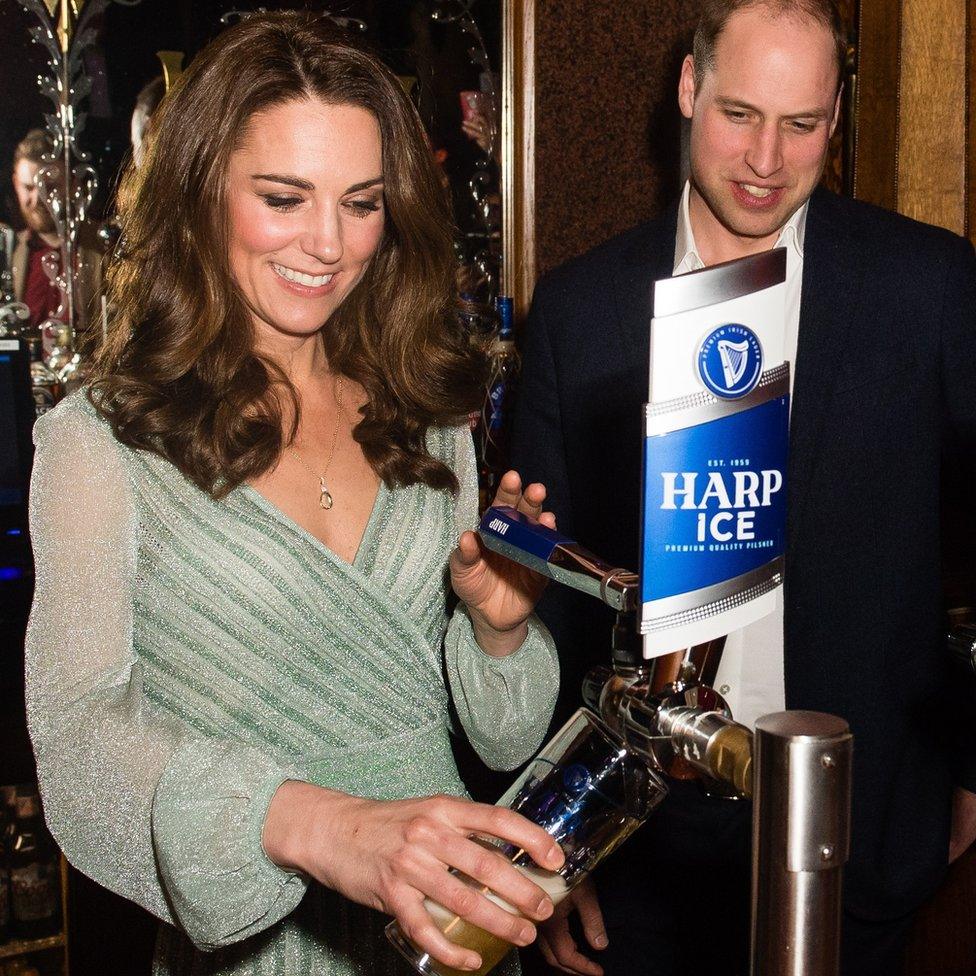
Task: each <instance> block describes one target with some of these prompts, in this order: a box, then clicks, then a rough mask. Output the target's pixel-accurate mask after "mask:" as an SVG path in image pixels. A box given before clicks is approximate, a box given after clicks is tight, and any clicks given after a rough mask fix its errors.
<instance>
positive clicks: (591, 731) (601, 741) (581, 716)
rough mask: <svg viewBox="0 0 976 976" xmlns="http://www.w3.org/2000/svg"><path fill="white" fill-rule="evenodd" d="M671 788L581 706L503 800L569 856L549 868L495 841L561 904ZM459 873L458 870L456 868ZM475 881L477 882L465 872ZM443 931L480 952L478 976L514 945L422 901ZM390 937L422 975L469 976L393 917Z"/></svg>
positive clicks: (492, 896)
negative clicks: (413, 938) (420, 945)
mask: <svg viewBox="0 0 976 976" xmlns="http://www.w3.org/2000/svg"><path fill="white" fill-rule="evenodd" d="M666 794H667V788H666V787H665V785H664V783H663V781H662V780H661V779H660V777H659V776H657V774H656V773H654V772H653V771H652V770H651V769H650V768H648V766H647V763H646V762H645V761H644V760H643V759H642V758H641V757H640V756H639V755H638V754H637V753H635V752H632V751H631V750H629V749H628V748H627V747H626V745H625V744H624V743H623V742H622V741H621V740H620V739H619V738H618V737H617V736H616V734H615V733H613V732H611V731H610V730H609V729H608V728H607V727H606V726H605V725H604V724H603V723H602V722H601V721H600V720H599V719H598V718H597V717H596V715H594V714H593V713H592V712H590V711H589V710H587V709H585V708H583V709H580V710H579V711H578V712H576V714H575V715H573V717H572V718H571V719H570V720H569V721H568V722H567V723H566V724H565V725H564V726H563V727H562V729H560V730H559V732H558V733H557V734H556V735H555V736H554V737H553V739H552V740H551V741H550V742H549V743H548V744H547V745H546V746H545V748H544V749H543V750H542V751H541V752H540V753H539V754H538V755H537V756H536V757H535V759H533V760H532V762H530V763H529V765H528V767H527V768H526V769H525V771H524V772H523V773H522V775H521V776H520V777H519V778H518V779H517V780H516V781H515V783H513V784H512V787H511V789H509V791H508V792H507V793H506V794H505V795H504V796H503V797H502V798H501V799H500V800H499V801H498V803H499V805H500V806H507V807H510V808H511V809H512V810H515V811H516V812H518V813H520V814H522V816H524V817H526V818H528V819H529V820H531V821H533V822H534V823H537V824H538V825H539V826H540V827H542V828H543V829H544V830H546V831H547V832H548V833H549V834H551V835H552V837H553V839H554V840H555V841H556V842H557V843H558V844H559V846H560V847H561V848H562V851H563V854H564V855H565V856H566V861H565V863H564V864H563V866H562V867H561V868H560V869H559V871H556V872H553V871H546V870H543V869H542V868H540V867H539V866H538V865H536V864H535V863H534V862H533V861H532V860H531V858H529V856H528V855H527V854H525V853H524V852H523V851H522V850H520V849H519V848H516V847H514V846H513V845H511V844H507V843H504V842H502V841H499V840H493V841H491V843H492V844H493V846H494V847H495V848H496V849H497V850H498V851H499V852H500V853H501V854H502V855H504V856H505V857H507V858H508V859H509V860H510V861H511V862H512V863H513V864H514V865H515V867H516V868H518V870H520V871H521V872H522V873H523V874H525V875H526V876H527V877H528V878H529V879H530V880H531V881H532V882H534V883H535V884H537V885H538V886H539V887H540V888H542V889H543V890H544V891H545V892H546V893H547V894H548V895H549V897H550V898H551V899H552V901H553V904H558V903H559V902H560V901H561V900H562V899H563V898H565V897H566V895H567V894H568V893H569V892H570V891H572V889H573V888H574V887H575V886H576V885H577V884H579V882H580V881H582V880H583V878H584V877H586V875H587V874H588V873H589V872H590V871H591V870H592V869H593V868H594V867H596V865H597V864H599V862H600V861H601V860H602V859H603V858H604V857H606V856H607V854H609V853H610V852H611V851H613V850H615V849H616V848H617V847H619V846H620V844H621V843H623V841H624V840H626V839H627V838H628V837H629V836H630V835H631V834H632V833H633V832H634V831H635V830H636V829H637V828H638V827H639V826H640V825H641V824H642V823H643V822H644V820H645V819H646V818H647V816H648V814H650V813H651V811H652V810H653V809H654V808H655V807H656V806H657V805H658V804H659V803H660V802H661V800H663V799H664V797H665V795H666ZM455 873H458V872H455ZM460 877H462V878H464V880H466V881H468V882H469V883H470V884H473V885H477V884H478V883H477V882H475V881H473V880H471V879H470V878H467V877H466V876H465V875H460ZM479 887H480V888H481V890H482V892H483V894H484V895H485V896H486V897H488V898H490V899H491V900H492V901H493V902H495V904H497V905H500V906H501V907H502V908H504V909H505V910H506V911H509V912H511V913H512V914H515V913H516V909H514V908H513V907H512V906H511V905H509V904H508V903H507V902H505V901H503V900H502V899H501V898H499V897H498V896H497V895H496V894H494V893H493V892H491V891H489V890H488V889H487V888H485V887H484V886H481V885H479ZM424 904H425V907H426V908H427V911H428V912H430V914H431V916H433V918H434V921H435V922H436V923H437V925H438V927H439V928H440V930H441V931H442V932H443V933H444V934H445V935H446V936H447V937H448V938H449V939H450V940H451V941H452V942H455V943H457V944H458V945H463V946H464V947H465V948H467V949H472V950H473V951H475V952H477V953H478V955H480V956H481V960H482V965H481V968H480V969H478V970H476V971H474V974H473V976H483V974H484V973H487V972H489V971H490V970H491V969H492V968H493V967H494V966H495V965H497V963H498V962H499V961H501V959H502V958H503V957H504V956H505V955H506V954H507V953H508V952H509V950H511V948H512V946H511V944H510V943H508V942H505V941H504V940H503V939H500V938H498V937H497V936H495V935H492V934H491V933H489V932H486V931H485V930H484V929H481V928H479V927H478V926H476V925H472V924H471V923H470V922H467V921H465V919H463V918H461V917H460V916H459V915H456V914H455V913H454V912H450V911H448V910H447V909H446V908H443V907H442V906H441V905H438V904H437V903H436V901H433V900H432V899H430V898H428V899H427V900H426V901H425V903H424ZM386 934H387V938H389V940H390V941H391V942H392V943H393V945H394V946H396V948H397V949H398V950H399V951H400V953H401V954H402V955H403V956H404V957H405V958H406V959H407V961H408V962H409V963H410V964H411V965H412V966H413V968H414V969H415V970H416V971H417V972H418V973H422V974H424V976H471V972H470V971H462V970H457V969H451V968H450V967H449V966H445V965H444V964H443V963H441V962H438V961H437V960H436V959H433V958H432V957H431V956H430V955H429V954H428V953H425V952H422V951H420V950H419V949H417V948H416V947H415V946H414V945H413V943H411V942H410V941H409V940H408V939H407V938H406V937H405V936H404V935H403V933H402V932H401V931H400V926H399V924H398V923H397V922H396V921H393V922H391V923H390V924H389V925H388V926H387V927H386Z"/></svg>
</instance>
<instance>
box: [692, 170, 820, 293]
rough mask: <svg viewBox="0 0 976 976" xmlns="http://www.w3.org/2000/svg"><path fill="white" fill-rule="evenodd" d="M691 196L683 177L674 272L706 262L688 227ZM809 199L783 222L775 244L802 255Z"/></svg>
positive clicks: (701, 266)
mask: <svg viewBox="0 0 976 976" xmlns="http://www.w3.org/2000/svg"><path fill="white" fill-rule="evenodd" d="M690 196H691V183H690V182H689V181H687V180H686V181H685V188H684V190H682V192H681V205H680V206H679V207H678V226H677V228H676V234H675V240H674V273H675V274H684V273H685V272H686V271H697V270H698V269H699V268H704V267H705V264H704V262H703V261H702V259H701V256H700V255H699V253H698V247H697V246H696V244H695V234H694V231H692V229H691V215H690V213H689V210H688V201H689V199H690ZM809 207H810V201H809V200H806V201H804V203H803V206H802V207H799V208H798V209H797V210H796V212H795V213H794V214H793V216H792V217H790V219H789V220H788V221H787V222H786V225H785V226H784V227H783V229H782V230H781V231H780V232H779V237H778V238H777V239H776V244H775V245H774V247H785V248H788V249H789V250H791V251H793V253H794V254H795V255H796V256H797V257H798V258H800V259H801V260H802V259H803V240H804V236H805V234H806V226H807V210H808V209H809Z"/></svg>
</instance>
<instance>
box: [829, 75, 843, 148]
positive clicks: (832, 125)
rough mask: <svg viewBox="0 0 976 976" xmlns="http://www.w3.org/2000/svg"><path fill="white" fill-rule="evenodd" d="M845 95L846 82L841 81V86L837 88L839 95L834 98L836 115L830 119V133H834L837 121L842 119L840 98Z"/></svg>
mask: <svg viewBox="0 0 976 976" xmlns="http://www.w3.org/2000/svg"><path fill="white" fill-rule="evenodd" d="M843 95H844V83H843V82H841V85H840V88H838V89H837V97H836V98H835V99H834V117H833V118H832V119H831V120H830V134H831V135H833V134H834V129H836V128H837V123H838V121H839V120H840V100H841V98H842V97H843Z"/></svg>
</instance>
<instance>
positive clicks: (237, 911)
mask: <svg viewBox="0 0 976 976" xmlns="http://www.w3.org/2000/svg"><path fill="white" fill-rule="evenodd" d="M119 216H120V224H121V226H122V231H123V245H122V248H121V253H120V255H119V257H118V258H117V259H116V263H115V265H114V267H113V268H112V269H111V272H110V289H111V292H110V294H111V300H112V302H113V305H114V307H115V308H116V310H117V315H116V318H115V322H114V326H113V330H112V333H111V335H110V336H109V339H108V341H107V343H106V344H105V346H104V348H103V349H102V350H101V353H100V355H99V359H98V362H97V368H96V372H95V375H94V378H93V380H92V383H91V385H90V387H89V388H88V389H87V391H84V392H83V393H81V394H77V395H75V396H73V397H70V398H68V399H67V400H66V401H64V403H63V404H62V405H60V406H59V407H58V408H57V409H56V410H54V411H52V412H51V413H50V414H48V415H47V416H45V417H44V418H43V420H41V421H40V422H39V423H38V426H37V433H36V440H37V457H36V462H35V474H34V483H33V487H32V499H31V504H32V512H31V519H32V533H33V542H34V546H35V553H36V561H37V590H36V600H35V605H34V610H33V613H32V617H31V623H30V629H29V635H28V702H29V716H30V723H31V732H32V736H33V741H34V746H35V751H36V754H37V766H38V775H39V779H40V782H41V786H42V790H43V794H44V800H45V808H46V811H47V816H48V819H49V823H50V826H51V829H52V831H53V832H54V835H55V836H56V837H57V839H58V841H59V842H60V844H61V846H62V848H63V850H64V851H65V853H66V855H67V856H68V858H69V859H70V860H71V861H72V863H73V864H75V865H76V866H77V867H78V868H79V869H80V870H82V871H83V872H85V873H86V874H88V875H90V876H91V877H92V878H94V879H95V880H96V881H98V882H100V883H102V884H104V885H106V886H107V887H109V888H112V889H113V890H115V891H117V892H119V893H121V894H123V895H125V896H126V897H128V898H131V899H132V900H134V901H136V902H138V903H139V904H141V905H143V906H145V907H146V908H147V909H149V910H150V911H151V912H153V913H154V914H156V915H157V916H159V917H160V918H161V919H162V920H163V922H164V923H165V924H163V926H162V927H161V934H160V939H159V942H158V945H157V956H156V970H157V972H159V973H167V974H181V973H190V972H192V973H221V974H231V973H244V972H247V973H254V974H257V973H261V974H264V973H267V974H271V973H274V974H276V976H278V974H283V973H284V974H299V973H301V974H310V973H314V974H324V973H330V974H331V973H336V974H339V973H350V974H351V973H383V972H391V973H392V972H394V971H395V969H396V964H395V961H394V958H393V955H392V953H391V950H389V949H388V948H387V946H386V944H385V940H384V939H383V938H382V927H383V924H384V922H385V921H386V919H385V917H384V916H383V915H381V914H380V913H381V912H385V913H388V914H392V915H395V916H396V917H397V918H398V919H399V920H400V922H401V925H402V926H403V928H404V930H405V931H406V932H407V934H408V935H409V936H410V937H411V938H412V939H413V940H414V941H415V942H416V943H417V944H418V945H420V946H421V947H422V948H424V949H425V950H427V951H429V952H430V953H431V954H432V955H433V956H435V957H436V958H438V959H441V960H442V961H444V962H445V963H448V964H450V965H452V966H455V967H458V968H475V967H476V966H477V964H478V958H477V956H476V954H475V953H473V952H470V951H468V950H464V949H460V948H458V947H456V946H454V945H453V944H452V943H450V942H449V941H448V940H447V939H446V938H445V937H444V936H443V935H442V934H441V933H440V932H439V931H438V930H437V928H436V927H435V926H434V923H433V920H432V918H431V917H430V915H429V914H428V913H427V911H426V910H425V908H424V907H423V900H424V898H425V897H426V896H430V897H432V898H434V899H435V900H436V901H438V902H440V903H441V904H443V905H445V906H447V907H448V908H449V909H451V910H454V911H457V912H459V913H460V914H462V915H463V916H464V917H466V918H467V919H469V920H470V921H472V922H473V923H475V924H477V925H479V926H482V927H483V928H485V929H488V930H490V931H492V932H495V933H497V934H499V935H501V936H502V937H504V938H505V939H507V940H509V941H512V942H515V943H519V944H524V943H526V942H528V941H530V940H531V939H532V937H533V936H534V927H533V925H532V923H531V921H529V919H541V918H544V917H546V916H547V915H548V914H549V913H550V912H551V911H552V905H551V903H550V901H549V899H548V898H547V897H546V896H545V895H544V893H543V892H542V890H541V889H539V888H537V887H536V886H535V885H533V884H531V883H530V882H529V881H528V880H527V879H525V878H524V877H522V876H521V875H520V874H519V873H518V872H516V871H515V870H514V869H513V868H512V867H511V866H510V865H508V864H507V862H504V861H503V860H502V859H501V858H499V857H497V856H495V855H491V854H489V853H488V852H486V851H485V849H484V848H482V847H481V846H479V845H478V844H476V843H474V842H473V841H472V840H470V839H469V838H470V836H471V835H472V834H473V833H482V834H492V835H495V836H499V837H502V838H505V839H506V840H508V841H511V842H513V843H516V844H518V845H521V846H522V847H524V848H525V849H526V850H527V851H529V852H530V853H531V854H532V855H533V856H534V857H535V858H536V860H537V861H538V862H539V863H540V864H542V865H543V866H545V867H550V868H552V867H556V866H558V864H559V863H560V862H561V859H562V856H561V854H560V853H559V851H558V849H557V848H556V847H555V846H554V845H553V844H552V843H551V839H550V838H549V837H548V835H546V834H545V833H544V832H543V831H541V830H540V829H539V828H537V827H535V826H533V825H532V824H529V823H528V822H527V821H525V820H523V819H522V818H520V817H518V816H517V815H515V814H514V813H511V812H510V811H506V810H502V809H499V808H495V807H491V806H485V805H482V804H476V803H472V802H470V801H469V800H467V799H465V798H464V788H463V785H462V784H461V781H460V779H459V777H458V773H457V769H456V767H455V765H454V760H453V758H452V752H451V748H450V743H449V731H450V727H451V721H450V719H449V705H450V704H451V703H452V702H453V706H454V708H455V709H456V712H457V715H458V717H459V718H460V722H461V724H462V725H463V727H464V730H465V732H466V733H467V735H468V737H469V738H470V739H471V740H472V742H473V744H474V745H475V747H476V748H477V749H478V751H479V752H480V753H481V755H482V756H483V757H484V758H485V760H486V761H487V762H489V763H490V764H491V765H493V766H495V767H496V768H512V767H514V766H516V765H518V764H519V763H521V762H522V761H524V760H525V759H527V758H528V757H529V756H530V754H531V753H532V752H533V751H534V750H535V748H536V747H537V746H538V745H539V743H540V741H541V738H542V736H543V734H544V732H545V729H546V726H547V723H548V720H549V716H550V713H551V710H552V706H553V702H554V699H555V691H556V683H557V680H558V676H557V667H556V663H555V654H554V649H553V647H552V643H551V640H550V638H549V637H548V634H546V633H545V631H544V630H543V629H542V628H541V626H540V625H539V624H538V623H536V622H535V619H534V618H533V617H532V616H531V615H530V614H531V610H532V607H533V605H534V603H535V600H536V599H537V598H538V595H539V592H540V590H541V581H540V580H539V579H538V578H537V577H535V576H534V575H532V574H528V573H524V572H521V571H518V570H516V569H514V568H506V567H504V566H499V565H496V564H495V563H494V562H493V561H492V560H491V559H490V558H489V557H488V555H487V554H485V553H483V552H482V550H481V549H480V547H479V543H478V541H477V537H476V536H475V535H474V534H473V533H472V532H470V531H466V530H468V529H470V528H471V526H472V525H473V524H474V521H475V518H476V498H477V492H476V485H475V470H474V458H473V451H472V444H471V437H470V432H469V431H468V429H467V427H466V425H465V424H464V423H463V418H464V417H465V415H466V413H467V412H468V411H469V410H470V409H471V408H472V407H473V406H474V405H475V403H476V402H477V398H478V396H479V389H480V387H481V383H482V381H483V376H484V365H483V359H482V356H481V354H480V353H479V352H478V351H477V350H476V349H474V348H473V347H472V346H471V345H470V344H469V343H468V342H467V341H466V339H465V336H464V335H463V333H462V332H461V330H460V327H459V324H458V319H457V315H456V312H455V309H454V300H453V297H452V280H453V272H454V259H453V255H452V247H451V228H450V221H449V214H448V211H447V204H446V202H445V199H444V195H443V191H442V189H441V187H440V185H439V182H438V180H437V177H436V173H435V171H434V167H433V164H432V162H431V159H430V155H429V151H428V149H427V147H426V144H425V140H424V136H423V132H422V129H421V127H420V124H419V122H418V120H417V117H416V115H415V113H414V112H413V109H412V107H411V105H410V103H409V101H408V100H407V99H406V97H405V96H404V95H403V93H402V91H401V90H400V88H399V86H398V84H397V82H396V79H395V78H394V77H393V76H392V75H391V74H390V73H389V72H388V71H387V70H386V69H385V68H384V67H383V66H382V65H381V64H380V63H379V62H377V61H376V60H375V59H373V58H372V57H370V56H369V55H367V54H365V53H363V52H362V51H360V50H359V49H358V48H356V47H355V46H353V45H352V44H351V43H349V41H348V40H346V39H345V38H344V37H343V36H341V35H339V34H338V33H336V32H335V30H334V29H333V28H331V27H330V26H328V25H327V24H326V23H325V22H324V21H322V20H320V19H314V18H311V17H309V16H308V15H303V14H297V13H283V14H269V15H262V16H256V17H253V18H250V19H248V20H246V21H244V22H242V23H241V24H239V25H237V26H235V27H233V28H231V29H229V30H228V31H226V32H225V33H224V34H222V35H221V36H220V37H219V38H218V39H217V40H216V41H215V42H214V43H213V44H212V45H211V46H210V47H209V48H208V49H207V50H205V51H204V52H203V53H201V54H200V55H199V56H198V57H197V58H196V59H195V60H194V61H193V63H192V64H191V66H190V68H189V70H188V71H187V72H186V73H185V74H184V75H183V77H182V78H181V80H180V82H179V84H178V86H177V87H176V88H175V90H174V91H173V92H172V93H171V94H170V95H168V96H167V98H166V99H165V101H164V102H163V104H162V106H161V107H160V109H159V110H158V112H157V114H156V115H155V116H154V126H153V134H152V139H151V142H150V145H149V147H148V151H147V154H146V158H145V160H144V163H143V165H142V166H141V167H140V168H139V169H138V170H136V169H134V168H132V167H130V168H129V170H128V172H127V173H126V175H125V178H124V180H123V183H122V186H121V189H120V195H119ZM544 497H545V490H544V488H543V487H542V486H541V485H530V486H528V487H527V488H526V489H525V491H524V492H523V491H522V490H521V484H520V481H519V478H518V476H517V474H515V473H514V472H510V473H509V474H507V475H506V476H505V478H504V479H503V483H502V488H501V490H500V492H499V501H500V502H504V503H510V504H516V505H518V506H519V507H520V508H521V509H522V510H523V511H526V512H529V513H532V514H535V515H539V514H540V512H541V507H542V503H543V501H544ZM541 518H542V519H543V520H544V521H545V522H546V523H547V524H550V525H551V524H552V518H551V515H549V514H548V513H542V514H541ZM448 580H450V584H452V585H453V588H454V590H455V592H456V593H457V596H458V597H459V599H460V601H461V602H460V603H459V604H458V607H457V609H456V610H455V612H454V613H453V615H451V616H450V619H448V616H447V613H446V597H447V588H448ZM444 675H446V683H445V679H444ZM451 867H455V868H458V869H459V870H461V871H463V872H464V873H465V874H468V875H470V876H471V877H473V878H476V879H477V880H479V881H481V882H483V883H484V884H486V885H490V887H491V888H492V889H494V890H495V891H496V892H497V893H498V894H499V895H500V896H501V897H502V898H504V899H505V900H506V901H508V902H509V903H511V904H512V905H515V906H516V907H518V908H519V909H520V910H521V911H522V912H523V913H524V915H525V917H524V918H521V917H516V916H513V915H511V914H509V913H508V912H505V911H503V910H502V909H500V908H499V907H498V906H497V905H496V904H494V903H492V902H491V901H490V900H489V899H487V898H485V897H483V896H482V895H480V894H478V893H477V891H476V889H473V888H470V887H468V886H466V885H464V884H462V883H461V882H460V881H459V880H458V879H457V878H456V877H455V876H454V875H452V874H450V873H449V871H448V869H449V868H451Z"/></svg>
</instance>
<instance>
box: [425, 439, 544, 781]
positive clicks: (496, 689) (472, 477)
mask: <svg viewBox="0 0 976 976" xmlns="http://www.w3.org/2000/svg"><path fill="white" fill-rule="evenodd" d="M456 450H457V457H456V464H455V471H456V472H457V475H458V479H459V481H460V482H461V490H460V493H459V495H458V499H457V506H456V520H457V526H456V527H457V531H458V534H460V533H461V532H463V531H465V530H466V529H474V528H476V527H477V524H478V488H477V474H476V468H475V458H474V445H473V444H472V441H471V434H470V432H469V431H468V430H467V429H462V430H461V431H460V432H459V433H458V438H457V449H456ZM444 651H445V657H446V664H447V676H448V681H449V683H450V687H451V693H452V696H453V699H454V706H455V708H456V710H457V713H458V718H459V719H460V720H461V724H462V726H463V727H464V731H465V733H466V734H467V736H468V738H469V739H470V740H471V744H472V745H473V746H474V748H475V749H476V751H477V752H478V755H480V756H481V758H482V759H483V760H484V762H485V763H486V764H487V765H488V766H490V767H491V768H492V769H514V768H515V767H516V766H519V765H521V764H522V763H523V762H525V761H526V760H527V759H529V758H530V757H531V756H532V755H533V753H534V752H535V751H536V750H537V749H538V748H539V746H540V745H541V744H542V740H543V738H544V736H545V734H546V730H547V729H548V727H549V720H550V719H551V718H552V711H553V708H554V707H555V704H556V695H557V692H558V691H559V663H558V658H557V656H556V647H555V645H554V644H553V641H552V638H551V637H550V636H549V631H548V630H546V628H545V626H544V625H543V623H542V622H541V621H540V620H539V619H538V618H537V617H536V616H535V615H534V614H533V615H532V616H531V617H530V618H529V632H528V635H527V636H526V638H525V641H524V642H523V644H522V646H521V647H520V648H519V649H518V650H517V651H515V652H514V653H512V654H509V655H508V656H507V657H503V658H495V657H492V656H491V655H489V654H486V653H485V652H484V651H483V650H482V649H481V647H480V646H479V645H478V642H477V641H476V640H475V637H474V631H473V629H472V625H471V619H470V617H469V616H468V613H467V609H466V608H465V607H464V605H463V604H459V605H458V607H457V609H456V610H455V612H454V616H453V618H452V620H451V623H450V625H449V627H448V630H447V635H446V637H445V640H444Z"/></svg>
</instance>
